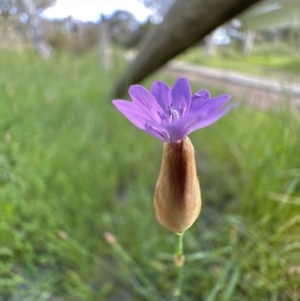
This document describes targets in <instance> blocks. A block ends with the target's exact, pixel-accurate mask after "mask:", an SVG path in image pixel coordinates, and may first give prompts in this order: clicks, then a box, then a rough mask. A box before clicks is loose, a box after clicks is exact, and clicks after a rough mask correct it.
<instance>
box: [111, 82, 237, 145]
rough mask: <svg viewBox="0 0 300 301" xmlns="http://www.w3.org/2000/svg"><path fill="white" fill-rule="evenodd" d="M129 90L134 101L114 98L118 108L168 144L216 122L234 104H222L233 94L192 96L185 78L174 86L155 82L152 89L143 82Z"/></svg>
mask: <svg viewBox="0 0 300 301" xmlns="http://www.w3.org/2000/svg"><path fill="white" fill-rule="evenodd" d="M128 92H129V95H130V96H131V99H132V102H129V101H124V100H119V99H117V100H113V104H114V105H115V106H116V108H117V109H118V110H119V111H120V112H121V113H122V114H123V115H124V116H125V117H126V118H127V119H129V120H130V121H131V122H132V123H133V124H134V125H135V126H137V127H138V128H140V129H142V130H144V131H146V132H147V133H149V134H151V135H153V136H154V137H156V138H158V139H160V140H162V141H164V142H167V143H174V142H178V141H181V140H183V139H184V138H185V137H186V136H187V135H188V134H190V133H191V132H193V131H195V130H198V129H201V128H204V127H206V126H209V125H211V124H213V123H214V122H216V121H217V120H219V119H220V118H221V117H223V116H224V115H225V114H226V113H227V112H228V111H229V110H230V109H232V108H233V106H234V105H231V106H227V107H223V106H224V105H225V104H226V103H227V102H228V100H229V99H230V95H220V96H217V97H215V98H210V94H209V92H208V91H207V90H204V89H203V90H200V91H198V92H197V93H196V94H195V95H192V93H191V87H190V84H189V82H188V81H187V79H185V78H179V79H178V80H177V81H176V83H175V85H174V87H173V88H172V89H171V88H169V86H168V85H166V84H165V83H164V82H161V81H155V82H154V83H153V84H152V87H151V89H150V92H149V91H148V90H147V89H145V88H144V87H142V86H140V85H133V86H131V87H130V88H129V91H128Z"/></svg>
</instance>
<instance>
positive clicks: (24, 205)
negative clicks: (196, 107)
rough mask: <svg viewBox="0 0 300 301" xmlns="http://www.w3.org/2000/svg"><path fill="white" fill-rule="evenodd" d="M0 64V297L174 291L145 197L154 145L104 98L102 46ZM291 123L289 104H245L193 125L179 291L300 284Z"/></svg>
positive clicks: (104, 296) (242, 293)
mask: <svg viewBox="0 0 300 301" xmlns="http://www.w3.org/2000/svg"><path fill="white" fill-rule="evenodd" d="M0 62H1V70H2V72H1V74H0V83H1V89H0V100H1V103H0V202H1V203H0V204H1V215H0V296H4V297H5V296H6V297H7V298H8V299H9V296H14V297H15V299H14V300H30V301H32V300H72V301H76V300H91V301H94V300H155V301H158V300H171V299H172V298H171V295H170V294H171V292H172V289H173V286H174V284H175V282H176V270H175V268H174V266H173V263H172V253H173V250H174V236H173V235H172V234H171V233H170V232H168V231H167V230H165V229H163V228H162V227H161V226H159V225H158V223H157V222H156V220H155V216H154V210H153V205H152V199H153V191H154V187H155V182H156V178H157V176H158V172H159V166H160V156H161V149H162V143H161V142H160V141H156V140H155V139H154V138H153V137H151V136H149V135H147V134H146V133H143V132H142V131H140V130H138V129H136V128H135V127H134V126H132V125H131V124H130V123H129V122H128V121H127V120H126V119H125V118H124V117H123V116H121V115H120V113H119V112H118V111H117V110H115V109H114V107H113V106H112V105H111V98H110V93H111V89H112V84H113V81H114V79H115V78H116V72H117V70H115V71H114V72H111V73H109V74H106V73H104V72H103V71H102V70H101V69H100V68H99V66H98V58H97V56H96V54H90V55H88V56H85V57H74V56H66V55H64V56H60V57H57V58H56V59H55V60H50V61H42V60H41V59H39V58H38V57H36V56H35V55H34V54H32V53H28V52H26V53H4V52H2V53H1V54H0ZM119 65H121V62H119ZM118 67H120V68H121V67H122V66H118ZM153 78H155V79H165V78H164V76H163V75H162V74H156V76H155V77H153ZM153 78H152V79H153ZM167 80H168V82H169V83H170V84H173V81H174V80H173V79H172V80H171V79H167ZM150 83H151V81H150V80H149V81H147V82H146V83H145V84H146V85H147V86H149V85H150ZM197 86H198V85H197ZM199 86H200V87H201V84H199ZM197 88H198V87H196V86H195V87H194V91H196V89H197ZM219 89H220V88H219ZM219 91H220V90H218V92H219ZM224 92H226V91H222V93H224ZM212 93H213V94H215V93H217V92H216V91H212ZM299 128H300V127H299V121H298V118H294V117H293V116H292V114H291V113H288V112H286V111H284V110H283V111H281V112H272V111H270V112H261V111H257V110H253V109H250V108H248V107H247V106H240V107H238V108H236V109H235V110H233V111H232V112H230V113H229V114H228V115H227V116H226V117H224V118H223V119H222V120H220V121H219V122H218V123H216V124H214V125H213V126H211V127H208V128H205V129H203V130H201V131H198V132H195V133H193V134H192V135H191V140H192V141H193V143H194V146H195V151H196V159H197V166H198V173H199V178H200V181H201V189H202V197H203V209H202V213H201V215H200V218H199V220H198V221H197V222H196V223H195V225H194V226H193V227H192V228H191V229H190V230H189V231H188V232H187V233H186V234H185V237H184V249H185V254H186V266H185V267H184V271H183V283H184V284H183V293H182V297H181V298H180V300H195V301H196V300H197V301H198V300H206V301H213V300H222V301H226V300H230V301H231V300H239V301H248V300H289V296H292V294H293V293H294V291H295V290H297V289H299V286H298V287H297V285H298V284H297V281H296V280H297V279H298V277H299V274H297V273H299V272H298V270H297V268H298V269H299V246H298V245H297V243H296V238H297V237H299V216H300V210H299V209H300V202H299V191H300V184H299V180H300V169H299V165H300V157H299V149H300V139H299ZM105 232H110V233H112V234H113V235H114V236H115V238H116V242H115V243H113V237H111V236H110V235H109V234H107V233H106V235H105V237H106V240H108V242H110V243H111V244H109V243H108V242H107V241H106V240H105V239H104V236H103V235H104V233H105ZM297 248H298V249H297ZM295 293H297V292H296V291H295ZM0 299H1V298H0Z"/></svg>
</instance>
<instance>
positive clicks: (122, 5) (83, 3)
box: [42, 0, 152, 22]
mask: <svg viewBox="0 0 300 301" xmlns="http://www.w3.org/2000/svg"><path fill="white" fill-rule="evenodd" d="M115 10H126V11H129V12H130V13H132V14H133V15H134V16H135V17H136V19H137V20H138V21H139V22H144V21H146V20H147V19H148V17H149V16H150V15H151V14H152V11H151V10H150V9H148V8H145V7H144V5H143V4H142V3H141V2H139V1H138V0H57V1H56V4H55V5H54V6H51V7H49V8H48V9H46V10H45V11H44V12H43V13H42V16H43V17H45V18H49V19H63V18H67V17H69V16H72V17H73V18H74V19H76V20H80V21H84V22H86V21H91V22H96V21H98V20H99V16H100V15H101V14H104V15H111V14H112V13H113V12H114V11H115Z"/></svg>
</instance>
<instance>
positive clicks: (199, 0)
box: [114, 0, 260, 97]
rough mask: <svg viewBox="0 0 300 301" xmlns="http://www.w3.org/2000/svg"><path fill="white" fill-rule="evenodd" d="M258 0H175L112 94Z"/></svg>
mask: <svg viewBox="0 0 300 301" xmlns="http://www.w3.org/2000/svg"><path fill="white" fill-rule="evenodd" d="M259 1H260V0H177V1H176V2H175V4H174V5H173V6H172V8H171V9H170V11H169V12H168V14H167V16H166V17H165V19H164V21H163V23H162V24H161V25H160V26H159V27H158V28H157V29H156V31H155V32H154V33H153V34H152V35H151V36H150V37H149V38H148V39H147V41H145V42H144V43H143V45H142V46H141V48H140V51H139V54H138V55H137V57H136V58H135V59H134V61H132V62H131V63H130V65H129V66H128V68H127V70H126V71H125V72H124V73H123V75H122V76H121V78H120V79H119V81H118V83H117V85H116V86H115V89H114V96H115V97H121V96H122V95H124V93H125V92H126V90H127V88H128V86H129V85H131V84H134V83H137V82H139V81H141V80H143V79H144V78H145V77H147V76H148V75H149V74H151V73H152V72H154V71H156V70H157V69H159V68H160V67H161V66H163V65H164V64H165V63H166V62H167V61H168V60H170V59H172V58H174V57H175V56H176V55H178V54H180V53H181V52H183V51H184V50H186V49H187V48H188V47H190V46H192V45H193V44H195V43H196V42H198V41H199V40H200V39H202V38H204V37H205V36H206V35H207V34H209V33H210V32H212V31H213V30H214V29H215V28H217V27H218V26H220V25H222V24H223V23H225V22H227V21H228V20H230V19H232V18H233V17H235V16H236V15H237V14H239V13H240V12H242V11H244V10H245V9H246V8H248V7H250V6H251V5H252V4H254V3H256V2H259Z"/></svg>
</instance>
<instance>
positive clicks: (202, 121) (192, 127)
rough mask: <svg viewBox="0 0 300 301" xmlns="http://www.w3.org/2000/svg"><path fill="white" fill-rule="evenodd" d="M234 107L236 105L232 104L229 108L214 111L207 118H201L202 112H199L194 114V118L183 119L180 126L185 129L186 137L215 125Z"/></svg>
mask: <svg viewBox="0 0 300 301" xmlns="http://www.w3.org/2000/svg"><path fill="white" fill-rule="evenodd" d="M235 106H236V104H232V105H231V106H228V107H226V108H223V109H220V110H218V111H215V112H214V113H212V114H208V115H207V116H203V114H202V112H199V114H195V115H194V116H189V117H190V119H189V120H188V119H187V118H188V117H187V118H184V119H186V120H181V122H182V126H183V127H184V128H186V130H187V135H188V134H190V133H191V132H194V131H196V130H198V129H201V128H205V127H207V126H209V125H211V124H213V123H215V122H216V121H218V120H219V119H220V118H222V117H223V116H224V115H226V114H227V113H228V112H229V111H230V110H231V109H232V108H234V107H235Z"/></svg>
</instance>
